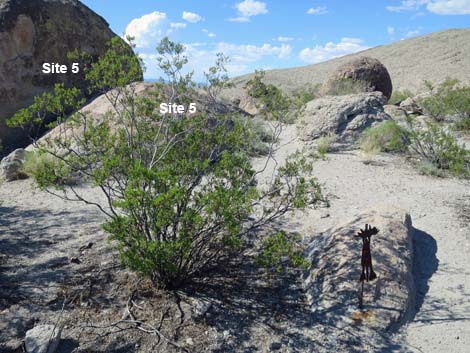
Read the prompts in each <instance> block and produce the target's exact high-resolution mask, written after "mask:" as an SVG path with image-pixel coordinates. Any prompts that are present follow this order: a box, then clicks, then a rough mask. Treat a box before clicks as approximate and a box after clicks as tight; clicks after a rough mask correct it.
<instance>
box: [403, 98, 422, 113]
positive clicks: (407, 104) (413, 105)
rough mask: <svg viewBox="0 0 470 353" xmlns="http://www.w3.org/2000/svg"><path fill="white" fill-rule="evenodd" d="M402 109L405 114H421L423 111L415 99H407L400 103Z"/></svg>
mask: <svg viewBox="0 0 470 353" xmlns="http://www.w3.org/2000/svg"><path fill="white" fill-rule="evenodd" d="M400 108H402V109H403V110H404V111H405V112H406V113H407V114H421V115H422V114H423V109H422V108H421V107H420V106H419V104H418V103H417V102H416V100H415V99H413V98H411V97H409V98H407V99H405V100H404V101H403V102H401V103H400Z"/></svg>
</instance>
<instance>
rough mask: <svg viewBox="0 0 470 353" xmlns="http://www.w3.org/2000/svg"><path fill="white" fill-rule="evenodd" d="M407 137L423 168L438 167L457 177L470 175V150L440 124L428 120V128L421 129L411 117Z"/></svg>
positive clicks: (411, 149)
mask: <svg viewBox="0 0 470 353" xmlns="http://www.w3.org/2000/svg"><path fill="white" fill-rule="evenodd" d="M407 139H408V144H409V149H410V151H411V152H412V153H413V154H414V155H416V156H417V157H418V158H419V159H420V165H421V166H422V169H423V170H431V169H433V168H436V169H438V170H440V171H443V172H446V173H450V174H451V175H453V176H457V177H469V176H470V164H469V157H470V154H469V151H468V150H467V149H466V148H465V146H463V145H459V144H458V142H457V140H456V138H455V137H454V136H452V135H451V134H450V133H448V132H446V131H445V130H444V129H443V128H442V127H441V126H439V125H438V124H436V123H431V122H427V123H426V128H425V129H421V128H417V127H416V123H415V122H414V119H413V118H411V117H409V118H408V133H407ZM430 165H431V166H433V168H430V167H429V166H430ZM429 174H437V173H429Z"/></svg>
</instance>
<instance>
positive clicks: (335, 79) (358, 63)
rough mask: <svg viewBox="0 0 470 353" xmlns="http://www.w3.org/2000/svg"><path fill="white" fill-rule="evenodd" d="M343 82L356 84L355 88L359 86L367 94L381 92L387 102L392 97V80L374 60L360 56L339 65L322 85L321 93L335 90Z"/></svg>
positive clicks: (385, 70) (381, 65)
mask: <svg viewBox="0 0 470 353" xmlns="http://www.w3.org/2000/svg"><path fill="white" fill-rule="evenodd" d="M344 81H351V83H353V84H354V83H357V84H356V86H361V87H362V88H363V89H364V90H365V91H367V92H372V91H379V92H382V93H383V94H384V96H385V97H387V100H388V99H390V97H391V96H392V89H393V86H392V79H391V78H390V75H389V73H388V71H387V69H386V67H385V66H384V65H383V64H382V63H381V62H380V61H379V60H377V59H374V58H370V57H367V56H362V57H359V58H356V59H354V60H352V61H349V62H347V63H345V64H343V65H341V66H340V67H338V68H337V69H336V71H335V72H333V74H332V75H331V76H330V78H329V79H328V81H327V82H326V83H325V84H324V86H323V88H322V91H323V92H329V91H331V90H335V87H336V86H337V85H338V84H341V83H342V82H344Z"/></svg>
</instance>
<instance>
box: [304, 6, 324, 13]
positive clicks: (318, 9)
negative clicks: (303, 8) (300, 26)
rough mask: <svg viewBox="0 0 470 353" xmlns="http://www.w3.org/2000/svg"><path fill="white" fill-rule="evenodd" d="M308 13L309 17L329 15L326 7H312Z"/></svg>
mask: <svg viewBox="0 0 470 353" xmlns="http://www.w3.org/2000/svg"><path fill="white" fill-rule="evenodd" d="M307 13H308V14H309V15H324V14H326V13H328V8H327V7H326V6H318V7H311V8H310V9H308V11H307Z"/></svg>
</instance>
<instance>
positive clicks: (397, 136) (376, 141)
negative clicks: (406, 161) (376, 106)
mask: <svg viewBox="0 0 470 353" xmlns="http://www.w3.org/2000/svg"><path fill="white" fill-rule="evenodd" d="M406 134H407V133H406V130H405V129H404V128H402V127H401V126H399V125H398V124H397V123H396V122H395V121H394V120H387V121H385V122H383V123H381V124H380V125H377V126H375V127H372V128H369V129H367V130H366V131H365V132H364V135H363V136H362V138H361V139H360V141H359V147H360V149H361V151H363V152H364V153H368V152H372V151H374V152H375V151H379V152H400V151H405V150H406V141H407V138H406Z"/></svg>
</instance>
